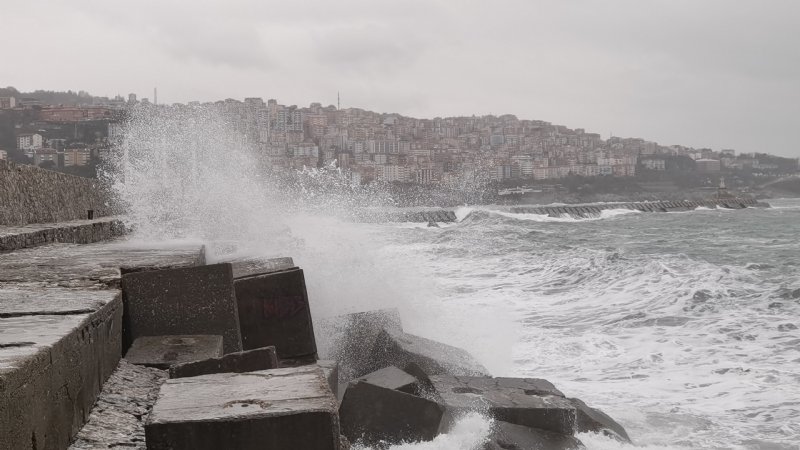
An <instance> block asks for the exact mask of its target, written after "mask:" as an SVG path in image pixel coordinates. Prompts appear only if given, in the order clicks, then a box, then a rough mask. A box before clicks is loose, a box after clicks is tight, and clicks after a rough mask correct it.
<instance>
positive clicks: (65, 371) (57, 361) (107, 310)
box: [0, 289, 122, 450]
mask: <svg viewBox="0 0 800 450" xmlns="http://www.w3.org/2000/svg"><path fill="white" fill-rule="evenodd" d="M84 294H85V295H86V297H90V298H91V302H90V301H87V302H86V304H87V305H88V304H90V303H91V304H94V300H99V301H100V302H101V303H102V304H97V305H95V306H91V307H89V308H90V309H89V310H88V311H86V312H85V313H81V312H79V311H76V312H74V313H69V312H68V313H66V314H63V315H62V314H59V313H57V312H54V311H53V310H48V309H43V310H41V312H44V313H45V314H44V315H39V314H37V311H33V310H29V311H20V310H17V311H15V312H14V313H11V315H10V316H8V317H4V318H0V449H32V450H43V449H47V450H49V449H64V448H66V447H67V446H68V445H69V442H70V441H71V440H72V439H73V438H74V436H75V435H76V434H77V433H78V431H79V430H80V428H81V426H83V424H84V423H85V422H86V421H87V419H88V416H89V413H90V411H91V408H92V405H93V404H94V402H95V400H96V398H97V395H98V394H99V392H100V387H101V386H102V385H103V382H105V380H106V379H107V378H108V376H109V375H110V374H111V372H112V371H113V370H114V368H115V367H116V365H117V363H118V362H119V358H120V333H119V330H120V323H121V321H122V301H121V299H120V298H119V296H118V295H117V293H115V292H113V291H105V292H96V293H84V292H81V291H79V290H66V289H65V290H63V291H60V292H59V293H58V295H56V294H52V295H50V296H49V298H51V299H55V298H56V297H58V296H63V299H64V301H65V302H66V303H69V304H70V305H77V304H79V303H80V302H78V301H74V300H76V299H75V298H74V296H78V297H82V296H83V295H84ZM103 297H105V298H103ZM70 299H71V300H70ZM68 300H70V301H68ZM87 300H88V299H87ZM30 306H31V305H29V307H30ZM58 308H59V307H58V306H54V309H58ZM69 308H70V307H68V308H67V309H69ZM51 311H53V312H52V315H49V314H47V312H51ZM19 314H21V315H19Z"/></svg>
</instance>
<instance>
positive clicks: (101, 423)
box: [69, 359, 167, 450]
mask: <svg viewBox="0 0 800 450" xmlns="http://www.w3.org/2000/svg"><path fill="white" fill-rule="evenodd" d="M166 379H167V374H166V371H163V370H158V369H154V368H151V367H143V366H136V365H133V364H130V363H128V362H127V361H125V360H124V359H123V360H122V361H120V362H119V366H118V367H117V370H115V371H114V373H113V374H111V377H109V379H108V381H106V384H105V385H104V386H103V391H102V392H101V393H100V396H99V397H98V398H97V403H96V404H95V407H94V409H93V410H92V413H91V415H90V416H89V421H88V422H87V423H86V425H85V426H84V427H83V429H82V430H81V431H80V432H79V433H78V436H77V437H76V438H75V442H74V443H73V444H72V445H71V446H70V447H69V449H70V450H95V449H109V448H126V449H134V450H144V449H146V448H147V446H146V445H145V439H144V420H145V419H146V418H147V415H148V414H149V413H150V409H152V407H153V404H154V403H155V401H156V398H157V397H158V390H159V388H160V387H161V384H162V383H163V382H164V380H166Z"/></svg>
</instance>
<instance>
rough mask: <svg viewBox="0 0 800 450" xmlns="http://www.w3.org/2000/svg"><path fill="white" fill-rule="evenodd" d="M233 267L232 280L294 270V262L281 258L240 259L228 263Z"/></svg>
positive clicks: (290, 259)
mask: <svg viewBox="0 0 800 450" xmlns="http://www.w3.org/2000/svg"><path fill="white" fill-rule="evenodd" d="M230 263H231V266H232V267H233V278H235V279H238V278H245V277H251V276H253V275H264V274H267V273H274V272H282V271H284V270H289V269H294V268H296V266H295V265H294V260H292V258H289V257H281V258H240V259H235V260H233V261H230Z"/></svg>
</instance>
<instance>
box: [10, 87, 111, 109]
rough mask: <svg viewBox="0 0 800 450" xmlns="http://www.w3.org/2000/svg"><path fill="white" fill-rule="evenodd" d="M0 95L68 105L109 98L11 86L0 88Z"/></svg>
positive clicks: (105, 100) (98, 101)
mask: <svg viewBox="0 0 800 450" xmlns="http://www.w3.org/2000/svg"><path fill="white" fill-rule="evenodd" d="M0 97H16V98H18V99H22V98H33V99H36V100H40V101H41V102H42V103H44V104H46V105H70V106H73V105H74V106H77V105H93V104H95V103H101V102H107V101H108V100H109V99H108V97H95V96H93V95H91V94H89V93H88V92H86V91H78V92H75V91H66V92H61V91H45V90H41V89H39V90H35V91H33V92H20V91H19V90H17V89H16V88H14V87H12V86H9V87H6V88H0Z"/></svg>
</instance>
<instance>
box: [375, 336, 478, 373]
mask: <svg viewBox="0 0 800 450" xmlns="http://www.w3.org/2000/svg"><path fill="white" fill-rule="evenodd" d="M371 359H372V360H373V361H374V362H375V363H376V364H377V366H378V367H387V366H390V365H397V366H400V367H405V366H406V365H408V364H410V363H415V364H416V365H418V366H419V367H420V368H421V369H422V371H423V372H425V373H426V374H428V375H438V374H449V375H464V376H470V375H471V376H488V375H489V371H488V370H487V369H486V368H485V367H483V365H481V364H480V363H479V362H478V361H477V360H475V358H473V357H472V355H470V354H469V353H467V351H466V350H463V349H460V348H458V347H453V346H450V345H447V344H443V343H441V342H437V341H433V340H430V339H426V338H423V337H420V336H415V335H413V334H407V333H403V332H398V331H396V330H395V331H390V330H383V331H381V333H380V334H379V335H378V337H377V339H376V341H375V346H374V347H373V348H372V354H371Z"/></svg>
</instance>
